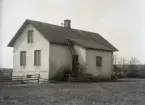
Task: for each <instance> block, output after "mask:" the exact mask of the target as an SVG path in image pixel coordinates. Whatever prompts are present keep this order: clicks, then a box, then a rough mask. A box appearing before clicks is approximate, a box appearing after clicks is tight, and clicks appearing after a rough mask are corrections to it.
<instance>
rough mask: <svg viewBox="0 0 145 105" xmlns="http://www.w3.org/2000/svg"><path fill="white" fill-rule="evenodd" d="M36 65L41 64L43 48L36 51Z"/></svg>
mask: <svg viewBox="0 0 145 105" xmlns="http://www.w3.org/2000/svg"><path fill="white" fill-rule="evenodd" d="M34 65H36V66H40V65H41V50H35V51H34Z"/></svg>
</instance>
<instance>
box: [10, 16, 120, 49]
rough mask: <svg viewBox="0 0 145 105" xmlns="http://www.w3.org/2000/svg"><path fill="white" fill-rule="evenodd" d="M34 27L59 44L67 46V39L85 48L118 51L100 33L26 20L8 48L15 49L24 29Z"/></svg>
mask: <svg viewBox="0 0 145 105" xmlns="http://www.w3.org/2000/svg"><path fill="white" fill-rule="evenodd" d="M28 24H31V25H33V26H34V27H35V28H36V29H37V30H38V31H39V32H40V33H41V34H42V35H43V36H44V37H45V38H46V39H47V40H48V41H50V42H52V43H58V44H67V42H66V41H67V40H66V39H68V38H69V39H71V40H72V41H73V42H75V43H77V44H80V45H82V46H83V47H85V48H92V49H100V50H106V51H118V50H117V49H116V48H115V47H114V46H113V45H111V44H110V43H109V42H108V41H107V40H105V39H104V38H103V37H102V36H100V35H99V34H98V33H93V32H88V31H83V30H78V29H72V28H65V27H62V26H57V25H53V24H49V23H43V22H38V21H33V20H28V19H27V20H26V21H25V22H24V23H23V25H22V26H21V27H20V29H19V30H18V31H17V33H16V35H15V36H14V37H13V38H12V40H11V41H10V42H9V44H8V46H9V47H13V46H14V43H15V41H16V40H17V38H18V37H19V35H20V33H21V32H22V31H23V29H24V28H25V27H26V26H27V25H28Z"/></svg>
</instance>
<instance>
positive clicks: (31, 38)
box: [27, 30, 34, 44]
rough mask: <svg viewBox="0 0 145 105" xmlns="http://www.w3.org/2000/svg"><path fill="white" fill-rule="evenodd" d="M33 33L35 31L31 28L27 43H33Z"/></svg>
mask: <svg viewBox="0 0 145 105" xmlns="http://www.w3.org/2000/svg"><path fill="white" fill-rule="evenodd" d="M33 33H34V31H33V30H29V31H28V32H27V43H28V44H30V43H33V36H34V35H33Z"/></svg>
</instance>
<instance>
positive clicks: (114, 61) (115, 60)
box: [113, 53, 118, 65]
mask: <svg viewBox="0 0 145 105" xmlns="http://www.w3.org/2000/svg"><path fill="white" fill-rule="evenodd" d="M117 60H118V56H117V53H115V54H113V64H114V65H116V64H117Z"/></svg>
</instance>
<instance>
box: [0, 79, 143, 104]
mask: <svg viewBox="0 0 145 105" xmlns="http://www.w3.org/2000/svg"><path fill="white" fill-rule="evenodd" d="M144 103H145V79H129V80H127V79H124V80H121V81H117V82H100V83H57V84H52V83H49V84H43V85H42V84H41V85H40V84H39V85H29V86H27V85H23V86H15V85H13V86H7V85H5V86H3V85H1V86H0V105H144Z"/></svg>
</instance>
